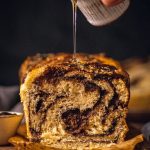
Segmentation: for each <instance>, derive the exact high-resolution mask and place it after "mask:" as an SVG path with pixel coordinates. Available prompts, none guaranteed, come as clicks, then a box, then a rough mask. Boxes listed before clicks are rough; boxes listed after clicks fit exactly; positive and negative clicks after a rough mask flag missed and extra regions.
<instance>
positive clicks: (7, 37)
mask: <svg viewBox="0 0 150 150" xmlns="http://www.w3.org/2000/svg"><path fill="white" fill-rule="evenodd" d="M77 22H78V28H77V30H78V32H77V45H78V46H77V47H78V48H77V49H78V51H79V52H88V53H100V52H105V53H106V54H107V55H109V56H111V57H113V58H115V59H118V60H123V59H126V58H128V57H137V56H138V57H147V56H148V55H149V52H150V0H131V5H130V8H129V9H128V11H127V12H126V13H125V14H124V15H123V16H122V17H121V18H120V19H119V20H117V21H115V22H113V23H112V24H110V25H108V26H105V27H101V28H98V27H94V26H92V25H90V24H89V23H88V22H87V21H86V19H85V18H84V16H83V15H82V14H81V13H80V12H78V21H77ZM39 52H40V53H55V52H73V44H72V7H71V3H70V0H3V1H0V85H14V84H18V83H19V82H18V70H19V66H20V64H21V63H22V61H23V60H24V59H25V58H26V57H27V56H28V55H33V54H35V53H39Z"/></svg>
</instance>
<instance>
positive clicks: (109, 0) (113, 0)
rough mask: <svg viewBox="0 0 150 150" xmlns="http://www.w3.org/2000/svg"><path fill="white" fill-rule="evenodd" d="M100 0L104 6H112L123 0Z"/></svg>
mask: <svg viewBox="0 0 150 150" xmlns="http://www.w3.org/2000/svg"><path fill="white" fill-rule="evenodd" d="M101 1H102V3H103V4H104V5H106V6H114V5H117V4H119V3H120V2H122V1H123V0H101Z"/></svg>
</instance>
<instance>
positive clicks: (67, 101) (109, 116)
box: [20, 54, 130, 149]
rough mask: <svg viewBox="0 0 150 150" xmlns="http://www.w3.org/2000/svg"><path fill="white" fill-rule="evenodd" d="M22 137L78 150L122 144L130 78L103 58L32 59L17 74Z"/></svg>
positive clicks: (65, 55) (68, 56) (115, 64)
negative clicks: (23, 119)
mask: <svg viewBox="0 0 150 150" xmlns="http://www.w3.org/2000/svg"><path fill="white" fill-rule="evenodd" d="M20 78H21V89H20V95H21V100H22V102H23V107H24V112H25V117H26V125H27V136H28V139H29V140H30V141H33V142H47V143H49V144H50V145H52V147H56V148H62V149H63V148H65V149H77V148H79V147H80V148H87V149H88V148H90V147H91V145H92V147H93V148H97V147H99V146H105V145H108V144H111V143H120V142H122V141H124V138H125V135H126V133H127V131H128V127H127V125H126V121H125V118H126V115H127V110H128V109H127V106H128V101H129V95H130V94H129V93H130V92H129V76H128V74H127V73H126V72H125V71H124V70H123V69H122V68H121V66H120V65H119V64H118V62H116V61H114V60H112V59H110V58H106V57H105V56H103V55H102V54H97V55H88V54H77V55H76V59H73V56H72V54H49V55H37V56H34V57H31V58H28V59H27V60H26V61H25V62H24V63H23V65H22V67H21V70H20Z"/></svg>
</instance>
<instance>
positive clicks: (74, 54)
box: [71, 0, 77, 61]
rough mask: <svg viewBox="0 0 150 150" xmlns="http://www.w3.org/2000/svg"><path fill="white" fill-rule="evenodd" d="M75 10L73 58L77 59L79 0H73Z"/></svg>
mask: <svg viewBox="0 0 150 150" xmlns="http://www.w3.org/2000/svg"><path fill="white" fill-rule="evenodd" d="M71 2H72V10H73V60H75V61H76V53H77V0H71Z"/></svg>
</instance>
